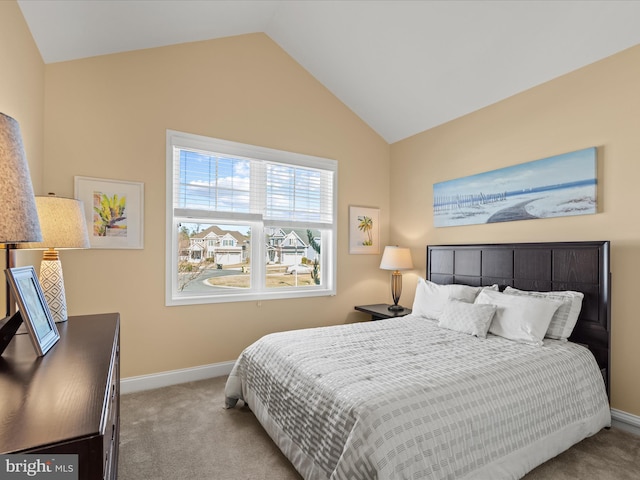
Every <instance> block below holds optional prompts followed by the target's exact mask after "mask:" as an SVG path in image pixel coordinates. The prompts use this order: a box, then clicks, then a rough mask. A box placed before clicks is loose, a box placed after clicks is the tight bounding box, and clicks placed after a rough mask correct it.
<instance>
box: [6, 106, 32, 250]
mask: <svg viewBox="0 0 640 480" xmlns="http://www.w3.org/2000/svg"><path fill="white" fill-rule="evenodd" d="M41 240H42V235H41V232H40V223H39V222H38V213H37V211H36V204H35V200H34V196H33V186H32V185H31V176H30V175H29V165H28V164H27V159H26V156H25V154H24V146H23V145H22V136H21V135H20V126H19V125H18V122H17V121H16V120H14V119H13V118H11V117H9V116H7V115H5V114H3V113H0V243H4V244H13V243H22V242H39V241H41Z"/></svg>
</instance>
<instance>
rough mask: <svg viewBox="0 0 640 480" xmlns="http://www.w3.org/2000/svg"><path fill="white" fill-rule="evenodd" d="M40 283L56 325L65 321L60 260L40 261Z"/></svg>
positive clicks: (65, 311) (65, 307) (64, 297)
mask: <svg viewBox="0 0 640 480" xmlns="http://www.w3.org/2000/svg"><path fill="white" fill-rule="evenodd" d="M40 283H41V284H42V291H43V293H44V298H45V300H46V301H47V305H48V306H49V310H50V311H51V316H52V317H53V320H54V321H55V322H56V323H61V322H66V321H67V299H66V296H65V292H64V279H63V277H62V264H61V263H60V260H47V259H45V258H43V259H42V263H41V264H40Z"/></svg>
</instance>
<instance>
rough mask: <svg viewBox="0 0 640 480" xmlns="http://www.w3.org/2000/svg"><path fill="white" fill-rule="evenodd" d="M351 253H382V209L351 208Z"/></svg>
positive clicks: (352, 206)
mask: <svg viewBox="0 0 640 480" xmlns="http://www.w3.org/2000/svg"><path fill="white" fill-rule="evenodd" d="M349 253H353V254H379V253H380V209H379V208H373V207H358V206H354V205H351V206H349Z"/></svg>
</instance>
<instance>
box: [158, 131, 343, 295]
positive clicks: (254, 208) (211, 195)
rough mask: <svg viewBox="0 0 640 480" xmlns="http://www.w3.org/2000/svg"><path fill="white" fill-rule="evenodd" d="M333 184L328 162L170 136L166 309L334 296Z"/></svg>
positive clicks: (332, 163) (334, 170)
mask: <svg viewBox="0 0 640 480" xmlns="http://www.w3.org/2000/svg"><path fill="white" fill-rule="evenodd" d="M336 177H337V162H335V161H334V160H328V159H323V158H318V157H310V156H307V155H301V154H295V153H291V152H284V151H279V150H272V149H266V148H262V147H255V146H252V145H244V144H239V143H235V142H228V141H225V140H219V139H214V138H208V137H202V136H198V135H192V134H188V133H181V132H175V131H171V130H168V131H167V179H168V180H167V199H168V200H167V242H166V244H167V267H166V277H167V279H166V304H167V305H184V304H193V303H214V302H229V301H245V300H260V299H270V298H296V297H303V296H319V295H334V294H335V273H336V237H337V231H336V229H337V218H336V217H337V215H336V211H335V209H336V198H335V195H336V191H337V179H336ZM294 265H296V266H297V265H303V266H304V268H302V267H296V268H291V267H292V266H294Z"/></svg>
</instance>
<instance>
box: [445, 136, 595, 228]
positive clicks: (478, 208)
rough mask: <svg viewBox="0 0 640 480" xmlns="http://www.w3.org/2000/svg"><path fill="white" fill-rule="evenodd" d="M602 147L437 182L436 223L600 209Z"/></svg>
mask: <svg viewBox="0 0 640 480" xmlns="http://www.w3.org/2000/svg"><path fill="white" fill-rule="evenodd" d="M596 177H597V168H596V148H595V147H590V148H585V149H583V150H577V151H575V152H570V153H564V154H561V155H556V156H553V157H549V158H544V159H541V160H535V161H532V162H527V163H522V164H519V165H513V166H511V167H506V168H501V169H498V170H492V171H489V172H484V173H479V174H477V175H471V176H468V177H463V178H458V179H455V180H448V181H445V182H440V183H436V184H434V185H433V222H434V226H436V227H451V226H457V225H472V224H480V223H497V222H510V221H515V220H532V219H538V218H550V217H565V216H571V215H588V214H594V213H596V211H597V210H596V206H597V205H596V190H597V178H596Z"/></svg>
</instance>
